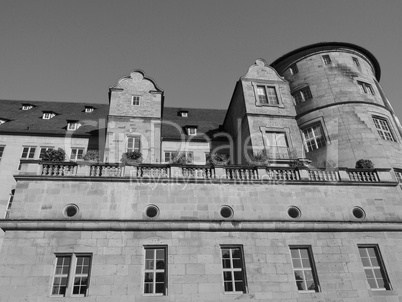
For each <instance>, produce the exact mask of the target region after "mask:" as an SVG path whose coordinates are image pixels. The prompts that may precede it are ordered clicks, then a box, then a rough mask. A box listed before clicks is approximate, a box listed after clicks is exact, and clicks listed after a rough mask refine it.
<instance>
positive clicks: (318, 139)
mask: <svg viewBox="0 0 402 302" xmlns="http://www.w3.org/2000/svg"><path fill="white" fill-rule="evenodd" d="M302 133H303V139H304V145H305V147H306V150H307V151H313V150H316V149H319V148H321V147H324V146H325V145H326V141H325V135H324V132H323V130H322V127H321V124H320V123H318V124H315V125H312V126H308V127H307V128H304V129H303V130H302Z"/></svg>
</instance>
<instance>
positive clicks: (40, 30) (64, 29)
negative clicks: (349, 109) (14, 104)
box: [0, 0, 402, 119]
mask: <svg viewBox="0 0 402 302" xmlns="http://www.w3.org/2000/svg"><path fill="white" fill-rule="evenodd" d="M401 12H402V1H400V0H395V1H394V0H387V1H379V0H375V1H372V0H364V1H360V0H353V1H352V0H347V1H334V0H332V1H327V0H292V1H291V0H281V1H280V0H276V1H272V0H270V1H269V0H264V1H259V0H249V1H244V0H227V1H222V0H214V1H209V0H198V1H192V0H183V1H182V0H160V1H153V0H146V1H145V0H144V1H142V0H141V1H140V0H127V1H123V0H121V1H120V0H113V1H110V0H107V1H103V0H97V1H92V0H79V1H76V0H68V1H67V0H65V1H61V0H51V1H44V0H35V1H32V0H27V1H20V0H0V39H1V40H0V41H1V43H0V54H1V55H0V99H12V100H37V101H54V102H57V101H64V102H81V103H103V104H107V103H108V90H109V87H111V86H113V85H115V84H116V83H117V81H118V80H119V79H120V78H121V77H123V76H126V75H128V74H129V73H130V71H132V70H135V69H141V70H143V71H144V72H145V73H146V75H147V76H149V77H151V78H153V79H154V80H155V81H156V83H157V84H158V86H159V87H160V88H161V89H163V90H164V92H165V106H169V107H192V108H219V109H226V108H227V107H228V105H229V101H230V98H231V96H232V92H233V90H234V87H235V84H236V81H237V80H238V79H239V78H240V77H241V76H243V75H244V74H245V73H246V72H247V70H248V68H249V67H250V66H251V65H252V64H253V63H254V62H255V60H256V59H257V58H263V59H265V60H266V61H267V62H268V63H269V64H270V63H272V62H273V61H274V60H275V59H277V58H279V57H280V56H282V55H283V54H286V53H288V52H290V51H292V50H294V49H297V48H299V47H302V46H305V45H309V44H313V43H318V42H323V41H341V42H348V43H353V44H357V45H360V46H362V47H364V48H366V49H367V50H369V51H370V52H371V53H373V54H374V56H375V57H376V58H377V59H378V61H379V63H380V65H381V69H382V76H381V81H380V83H381V85H382V87H383V88H384V90H385V93H386V95H387V97H388V99H389V100H390V102H391V104H392V105H393V107H394V109H395V111H396V113H397V115H398V116H399V117H400V119H402V100H401V99H400V97H399V87H402V80H401V79H402V78H401V76H400V74H401V70H402V60H399V59H398V57H399V56H400V55H401V54H402V35H401V31H402V18H401V17H400V14H401Z"/></svg>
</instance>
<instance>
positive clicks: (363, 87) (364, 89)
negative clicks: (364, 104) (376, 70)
mask: <svg viewBox="0 0 402 302" xmlns="http://www.w3.org/2000/svg"><path fill="white" fill-rule="evenodd" d="M356 83H357V86H359V89H360V92H361V93H364V94H368V95H375V91H374V88H373V85H371V84H370V83H367V82H364V81H360V80H356Z"/></svg>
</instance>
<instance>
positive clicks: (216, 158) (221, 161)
mask: <svg viewBox="0 0 402 302" xmlns="http://www.w3.org/2000/svg"><path fill="white" fill-rule="evenodd" d="M206 162H207V165H213V166H226V165H227V164H228V162H229V158H228V156H227V155H226V154H219V153H212V154H209V155H208V156H207V160H206Z"/></svg>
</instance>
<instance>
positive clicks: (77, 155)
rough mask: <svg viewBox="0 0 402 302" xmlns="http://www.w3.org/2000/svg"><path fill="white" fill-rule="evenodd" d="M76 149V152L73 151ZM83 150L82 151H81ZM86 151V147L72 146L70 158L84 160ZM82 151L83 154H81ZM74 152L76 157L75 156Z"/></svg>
mask: <svg viewBox="0 0 402 302" xmlns="http://www.w3.org/2000/svg"><path fill="white" fill-rule="evenodd" d="M74 150H77V151H76V152H73V151H74ZM80 151H81V152H80ZM84 152H85V148H84V147H71V152H70V160H72V161H79V160H83V159H84V158H83V157H84ZM80 153H81V154H80ZM73 154H74V157H73Z"/></svg>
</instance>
